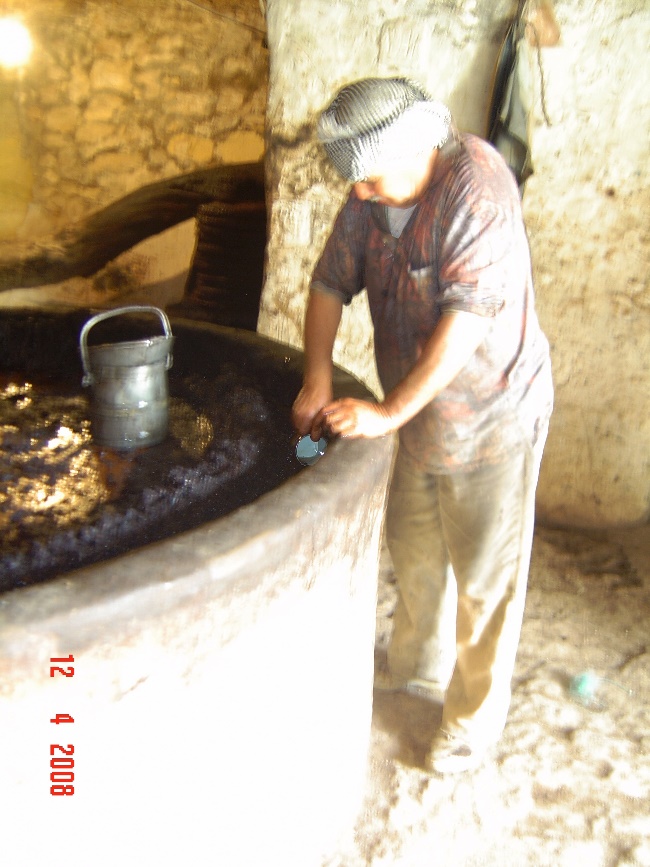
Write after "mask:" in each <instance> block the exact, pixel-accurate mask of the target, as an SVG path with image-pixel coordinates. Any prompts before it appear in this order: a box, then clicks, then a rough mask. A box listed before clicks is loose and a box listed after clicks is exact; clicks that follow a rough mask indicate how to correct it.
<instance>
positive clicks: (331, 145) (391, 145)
mask: <svg viewBox="0 0 650 867" xmlns="http://www.w3.org/2000/svg"><path fill="white" fill-rule="evenodd" d="M450 123H451V115H450V113H449V109H448V108H447V107H446V106H444V105H443V104H442V103H440V102H437V101H435V100H433V99H431V97H430V96H429V95H428V94H427V93H426V91H425V90H424V89H423V88H422V87H421V86H420V85H419V84H417V83H416V82H413V81H409V80H408V79H406V78H366V79H363V80H362V81H356V82H354V83H353V84H349V85H348V86H347V87H344V88H343V89H342V90H341V91H339V93H338V94H337V96H336V97H335V98H334V100H333V101H332V103H331V104H330V105H329V106H328V108H326V109H325V111H324V112H323V113H322V114H321V116H320V119H319V122H318V137H319V139H320V140H321V142H322V143H323V146H324V148H325V150H326V151H327V154H328V156H329V158H330V160H331V161H332V163H333V164H334V166H335V168H336V169H337V171H338V172H339V174H341V175H342V176H343V177H344V178H346V179H347V180H349V181H352V182H353V183H356V182H357V181H361V180H364V179H365V178H368V177H372V176H373V172H375V171H376V170H377V169H378V167H379V168H381V167H382V166H385V165H386V164H389V163H391V162H395V161H399V160H404V159H408V157H409V156H411V155H414V154H416V153H425V152H428V151H430V150H433V149H434V148H438V147H442V145H443V144H444V143H445V141H446V140H447V137H448V135H449V126H450Z"/></svg>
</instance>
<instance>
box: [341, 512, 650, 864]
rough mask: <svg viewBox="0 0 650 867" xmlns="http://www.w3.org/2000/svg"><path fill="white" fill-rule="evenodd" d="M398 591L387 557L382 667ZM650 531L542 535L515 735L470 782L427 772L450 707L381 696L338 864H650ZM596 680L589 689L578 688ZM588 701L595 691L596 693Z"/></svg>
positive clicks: (519, 673)
mask: <svg viewBox="0 0 650 867" xmlns="http://www.w3.org/2000/svg"><path fill="white" fill-rule="evenodd" d="M394 604H395V588H394V584H393V576H392V572H391V567H390V561H389V559H388V557H387V556H386V555H385V556H384V558H383V565H382V572H381V576H380V590H379V605H378V617H377V651H376V654H377V657H378V659H379V660H381V657H382V654H384V653H385V647H386V642H387V638H388V636H389V634H390V617H391V614H392V611H393V608H394ZM649 628H650V528H648V527H645V528H642V529H636V530H625V531H615V532H598V533H584V532H574V531H571V532H567V531H561V530H548V529H540V530H538V532H537V535H536V539H535V546H534V549H533V562H532V566H531V573H530V581H529V592H528V600H527V607H526V616H525V620H524V627H523V632H522V638H521V644H520V648H519V655H518V661H517V666H516V670H515V677H514V682H513V687H514V689H513V700H512V705H511V710H510V716H509V721H508V725H507V728H506V731H505V734H504V737H503V739H502V741H501V743H500V744H499V745H498V747H497V748H496V750H495V751H494V753H493V755H492V758H491V761H489V762H488V763H487V764H486V765H485V766H484V767H483V768H481V769H480V770H478V771H475V772H473V773H472V774H470V775H466V776H463V777H461V778H445V779H440V778H435V777H431V776H429V775H428V774H426V773H425V772H424V771H423V770H422V762H423V760H424V756H425V754H426V751H427V747H428V745H429V742H430V740H431V737H432V736H433V733H434V731H435V729H436V726H437V724H438V723H439V720H440V712H441V708H440V707H439V706H437V705H435V704H431V703H428V702H426V701H424V700H423V699H420V698H416V697H411V696H406V695H400V694H386V693H375V707H374V713H373V728H372V746H371V754H370V769H369V780H368V786H367V795H366V800H365V803H364V806H363V810H362V813H361V815H360V817H359V820H358V823H357V827H356V830H355V835H354V840H353V841H351V842H350V844H349V846H347V847H345V850H344V851H341V852H340V853H339V855H338V856H337V857H335V858H334V859H332V860H330V861H329V862H328V865H327V867H388V865H403V867H432V865H439V867H478V865H481V867H511V865H515V867H519V865H535V867H583V865H585V867H615V865H621V867H622V865H641V867H645V865H650V715H649V710H650V690H649V686H650V655H649V650H650V637H649ZM586 672H589V673H591V674H595V675H597V676H598V678H599V680H598V681H596V689H595V691H593V690H592V692H591V694H586V695H583V697H582V698H581V697H580V696H576V695H575V683H574V689H573V692H572V690H571V685H572V679H573V678H575V677H576V676H578V675H581V674H583V673H586ZM583 693H584V690H583Z"/></svg>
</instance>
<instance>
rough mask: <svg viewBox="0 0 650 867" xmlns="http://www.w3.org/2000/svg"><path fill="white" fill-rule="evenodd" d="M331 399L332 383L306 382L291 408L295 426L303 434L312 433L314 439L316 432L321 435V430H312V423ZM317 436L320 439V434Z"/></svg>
mask: <svg viewBox="0 0 650 867" xmlns="http://www.w3.org/2000/svg"><path fill="white" fill-rule="evenodd" d="M331 401H332V386H331V383H319V384H308V383H305V384H304V385H303V387H302V388H301V389H300V391H299V392H298V397H297V398H296V399H295V401H294V403H293V408H292V410H291V419H292V421H293V426H294V427H295V429H296V430H297V431H298V433H299V434H301V436H304V435H305V434H308V433H311V434H312V439H314V435H313V434H314V433H318V435H319V436H320V431H312V424H313V421H314V418H315V417H316V415H317V414H318V413H319V412H320V410H321V409H322V408H323V407H324V406H327V404H328V403H330V402H331ZM315 438H316V439H318V436H316V437H315Z"/></svg>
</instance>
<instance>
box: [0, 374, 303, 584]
mask: <svg viewBox="0 0 650 867" xmlns="http://www.w3.org/2000/svg"><path fill="white" fill-rule="evenodd" d="M91 399H92V398H91V395H90V394H89V393H88V392H87V391H86V390H82V389H81V388H80V386H79V380H78V379H77V378H75V377H72V376H71V377H63V376H60V375H59V376H57V377H56V378H52V377H44V376H40V377H39V375H33V374H31V373H30V374H29V375H28V376H26V375H25V374H20V373H17V374H11V373H2V374H0V591H2V590H9V589H12V588H15V587H20V586H25V585H27V584H32V583H37V582H39V581H43V580H45V579H47V578H51V577H53V576H55V575H59V574H62V573H65V572H67V571H70V570H72V569H75V568H78V567H80V566H83V565H88V564H90V563H93V562H96V561H98V560H101V559H105V558H107V557H111V556H115V555H116V554H119V553H123V552H124V551H126V550H128V549H130V548H133V547H136V546H139V545H142V544H145V543H147V542H151V541H155V540H158V539H161V538H164V537H166V536H168V535H170V534H173V533H177V532H180V531H182V530H185V529H189V528H190V527H193V526H197V525H199V524H201V523H203V522H205V521H207V520H211V519H213V518H216V517H219V516H221V515H224V514H226V513H227V512H230V511H232V510H233V509H234V508H238V507H239V506H241V505H244V504H246V503H248V502H250V501H251V500H254V499H256V498H257V497H258V496H259V495H260V494H261V493H264V492H265V491H267V490H270V489H271V488H273V487H275V486H276V485H277V484H278V483H280V482H281V481H283V480H284V479H285V478H288V477H289V476H290V475H292V474H293V473H295V472H296V471H297V469H298V467H297V465H296V462H295V461H291V460H290V458H289V451H288V449H287V447H286V444H287V443H288V442H289V439H290V436H291V426H290V422H289V417H288V412H287V411H280V412H278V410H277V408H275V407H273V406H271V405H270V402H269V401H268V400H267V398H266V397H265V395H264V394H263V393H262V389H261V388H260V386H258V385H257V384H256V383H255V382H254V381H253V380H252V379H251V378H250V377H249V375H247V374H246V373H245V372H243V371H241V370H240V369H238V367H237V366H236V365H232V364H231V365H229V364H222V365H221V367H220V372H219V375H218V376H216V377H203V376H200V375H198V374H192V373H185V374H184V375H182V376H176V377H171V378H170V400H169V416H170V419H169V436H168V437H167V439H166V440H165V442H163V443H161V444H160V445H157V446H152V447H149V448H146V449H137V450H134V451H131V452H118V451H114V450H111V449H107V448H104V447H98V446H96V445H95V444H94V442H93V438H92V427H91V422H90V417H91V416H90V400H91Z"/></svg>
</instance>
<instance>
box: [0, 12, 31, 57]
mask: <svg viewBox="0 0 650 867" xmlns="http://www.w3.org/2000/svg"><path fill="white" fill-rule="evenodd" d="M32 48H33V45H32V37H31V36H30V35H29V30H28V29H27V28H26V27H25V25H24V24H22V23H21V22H20V21H17V20H16V19H15V18H0V66H3V67H4V68H5V69H18V68H19V67H21V66H24V65H25V64H26V63H27V61H28V60H29V58H30V56H31V53H32Z"/></svg>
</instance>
